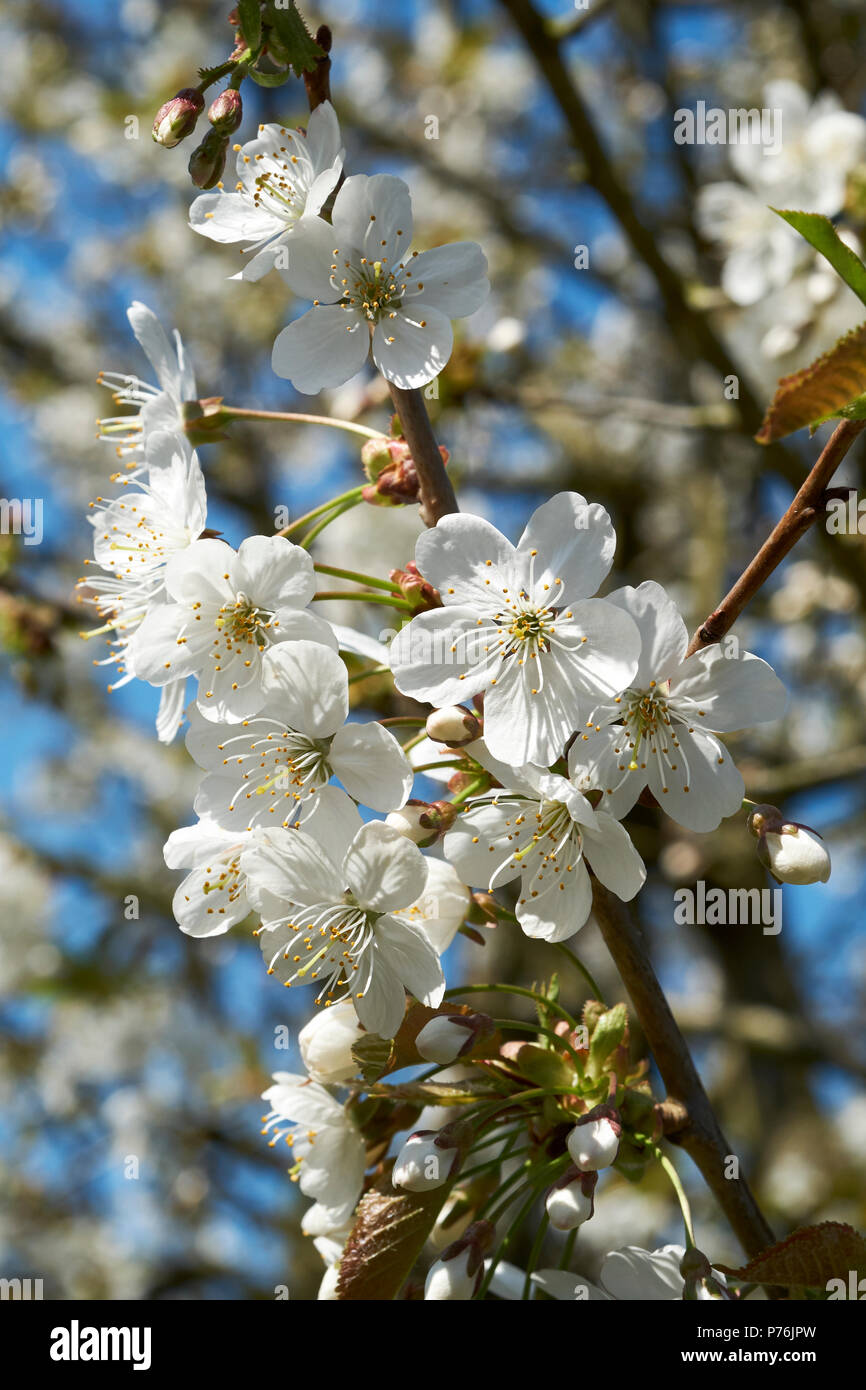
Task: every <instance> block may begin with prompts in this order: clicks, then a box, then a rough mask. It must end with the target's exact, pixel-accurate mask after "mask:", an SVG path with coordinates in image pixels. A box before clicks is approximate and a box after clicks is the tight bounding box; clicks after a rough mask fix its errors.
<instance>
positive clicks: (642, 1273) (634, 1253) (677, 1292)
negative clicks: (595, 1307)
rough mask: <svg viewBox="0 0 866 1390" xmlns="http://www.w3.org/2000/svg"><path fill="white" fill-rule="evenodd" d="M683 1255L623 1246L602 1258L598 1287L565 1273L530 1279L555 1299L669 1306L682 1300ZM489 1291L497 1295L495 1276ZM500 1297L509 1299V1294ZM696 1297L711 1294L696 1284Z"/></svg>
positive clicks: (666, 1248)
mask: <svg viewBox="0 0 866 1390" xmlns="http://www.w3.org/2000/svg"><path fill="white" fill-rule="evenodd" d="M685 1253H686V1252H685V1247H684V1246H682V1245H662V1246H660V1247H659V1248H658V1249H657V1250H642V1249H641V1248H640V1246H637V1245H626V1246H624V1247H623V1249H621V1250H611V1251H610V1253H609V1254H607V1255H606V1256H605V1258H604V1260H603V1262H602V1266H601V1272H600V1274H599V1283H598V1284H591V1283H590V1282H589V1280H588V1279H584V1278H582V1277H581V1276H580V1275H579V1274H570V1273H569V1272H568V1270H565V1269H539V1270H538V1271H537V1273H535V1274H533V1275H532V1281H533V1283H534V1284H535V1285H536V1287H537V1288H539V1289H543V1291H544V1292H545V1293H546V1294H549V1295H550V1297H551V1298H556V1299H565V1300H579V1301H582V1302H583V1301H585V1302H589V1303H598V1302H606V1301H611V1300H612V1301H614V1302H635V1301H640V1302H644V1303H672V1302H675V1301H678V1300H681V1299H682V1297H683V1291H684V1289H685V1280H684V1279H683V1276H682V1274H681V1273H680V1261H681V1260H682V1258H683V1256H684V1255H685ZM713 1277H714V1279H716V1280H717V1281H718V1282H719V1284H721V1285H722V1286H724V1283H725V1277H724V1275H723V1274H714V1275H713ZM599 1286H600V1287H599ZM491 1287H493V1288H494V1291H495V1292H499V1289H498V1288H497V1287H496V1280H495V1276H494V1281H493V1283H492V1285H491ZM502 1296H503V1297H506V1298H507V1297H509V1295H508V1294H503V1295H502ZM696 1297H697V1299H698V1300H699V1301H703V1300H711V1299H712V1298H713V1294H712V1293H710V1292H709V1290H708V1289H707V1288H706V1287H705V1286H704V1285H703V1284H701V1283H699V1284H698V1287H697V1291H696Z"/></svg>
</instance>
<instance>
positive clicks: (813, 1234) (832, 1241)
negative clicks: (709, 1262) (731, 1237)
mask: <svg viewBox="0 0 866 1390" xmlns="http://www.w3.org/2000/svg"><path fill="white" fill-rule="evenodd" d="M717 1268H718V1269H720V1270H722V1271H723V1273H725V1274H733V1275H734V1276H735V1277H736V1278H737V1279H745V1280H747V1281H748V1282H749V1283H750V1284H780V1285H783V1286H785V1287H787V1288H793V1287H798V1288H821V1289H822V1288H825V1287H826V1285H827V1282H828V1280H830V1279H847V1277H848V1274H849V1271H850V1270H854V1271H855V1272H856V1274H857V1276H858V1278H859V1277H860V1276H863V1275H866V1240H864V1239H863V1237H862V1236H861V1235H860V1233H859V1232H858V1231H855V1230H854V1227H853V1226H845V1225H843V1224H842V1223H841V1222H840V1221H822V1222H821V1224H820V1225H819V1226H801V1228H800V1229H799V1230H798V1231H794V1233H793V1235H790V1236H788V1239H787V1240H782V1241H780V1242H779V1243H778V1245H771V1246H770V1247H769V1248H768V1249H767V1250H762V1251H761V1253H760V1255H756V1256H755V1258H754V1259H752V1260H749V1263H748V1264H746V1265H743V1267H742V1269H731V1268H730V1267H729V1266H727V1265H718V1266H717Z"/></svg>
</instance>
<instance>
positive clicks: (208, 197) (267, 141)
mask: <svg viewBox="0 0 866 1390" xmlns="http://www.w3.org/2000/svg"><path fill="white" fill-rule="evenodd" d="M235 149H236V150H237V152H238V158H237V175H238V179H237V184H236V185H235V191H234V192H231V193H230V192H223V191H220V192H217V193H202V195H201V196H200V197H198V198H196V200H195V202H194V203H193V204H192V207H191V208H190V210H189V224H190V226H191V227H192V229H193V231H195V232H200V233H201V235H202V236H206V237H210V239H211V241H219V242H223V243H231V242H248V243H251V244H250V245H248V246H246V247H245V248H242V251H241V254H245V253H246V254H249V256H250V259H249V260H248V261H247V262H246V264H245V265H244V268H243V270H241V271H239V272H238V274H237V275H235V276H233V277H232V278H233V279H235V280H239V279H243V280H260V279H261V278H262V276H263V275H266V274H267V272H268V271H269V270H270V269H271V268H272V267H273V265H274V264H275V262H276V264H277V265H278V266H279V263H280V262H279V255H278V253H279V250H280V248H281V247H288V246H289V244H290V241H291V237H292V233H293V231H294V228H295V227H296V225H297V224H298V221H299V219H300V218H302V217H304V216H314V215H315V214H317V213H319V212H321V210H322V206H323V204H324V203H325V200H326V199H327V198H328V197H330V195H331V194H332V193H333V191H334V189H335V188H336V186H337V182H338V180H339V177H340V173H341V172H342V168H343V155H344V153H345V151H344V150H343V149H342V147H341V144H340V127H339V124H338V122H337V116H336V112H335V111H334V108H333V106H332V105H331V103H330V102H329V101H324V102H322V103H321V104H320V105H319V106H317V107H316V109H315V111H313V112H312V114H311V116H310V119H309V123H308V125H307V130H306V133H304V131H302V130H287V129H286V128H285V127H284V126H279V125H260V126H259V130H258V134H257V136H256V138H255V139H254V140H250V141H248V142H247V144H245V145H235Z"/></svg>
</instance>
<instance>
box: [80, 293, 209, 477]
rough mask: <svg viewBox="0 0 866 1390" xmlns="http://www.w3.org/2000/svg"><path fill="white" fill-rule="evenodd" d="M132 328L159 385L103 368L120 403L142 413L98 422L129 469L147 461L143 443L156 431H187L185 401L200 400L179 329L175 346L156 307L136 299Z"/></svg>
mask: <svg viewBox="0 0 866 1390" xmlns="http://www.w3.org/2000/svg"><path fill="white" fill-rule="evenodd" d="M126 317H127V318H128V319H129V322H130V325H131V327H132V331H133V333H134V334H135V336H136V338H137V339H138V341H139V343H140V345H141V347H142V350H143V351H144V354H145V356H146V357H147V359H148V361H149V362H150V364H151V366H152V367H153V369H154V372H155V373H156V379H157V382H158V383H159V385H158V386H151V385H150V384H149V383H148V382H145V381H142V380H141V378H140V377H137V376H131V375H129V376H127V375H124V374H123V373H122V372H100V374H99V381H100V384H101V385H103V386H107V387H108V388H109V389H110V390H111V391H113V392H114V399H115V401H116V402H117V404H118V405H128V406H135V407H136V410H137V412H138V413H137V414H135V415H131V414H124V415H115V416H112V417H110V418H107V419H105V420H99V421H98V428H99V436H100V438H102V439H105V440H107V441H108V442H109V443H110V444H113V445H114V446H115V449H116V451H117V456H118V458H120V459H122V460H123V461H124V463H126V465H127V467H129V468H134V467H135V466H137V465H139V464H141V463H143V462H144V446H145V444H146V442H147V440H148V438H149V437H150V436H151V435H152V434H154V433H156V431H157V430H163V431H166V430H167V431H169V432H170V433H173V434H183V432H184V427H185V420H184V412H183V406H184V401H194V400H196V399H197V394H198V393H197V391H196V384H195V376H194V375H193V371H192V367H191V366H190V365H189V363H188V362H187V360H186V352H185V350H184V346H183V341H182V339H181V336H180V334H179V333H178V332H177V330H176V329H175V333H174V346H172V344H171V343H170V342H169V340H168V337H167V335H166V332H165V329H164V328H163V327H162V324H161V323H160V321H159V319H158V318H157V317H156V314H155V313H154V312H153V310H152V309H148V307H147V305H146V304H142V303H141V302H140V301H139V300H137V299H136V300H134V301H133V303H132V304H131V305H130V306H129V308H128V309H127V311H126Z"/></svg>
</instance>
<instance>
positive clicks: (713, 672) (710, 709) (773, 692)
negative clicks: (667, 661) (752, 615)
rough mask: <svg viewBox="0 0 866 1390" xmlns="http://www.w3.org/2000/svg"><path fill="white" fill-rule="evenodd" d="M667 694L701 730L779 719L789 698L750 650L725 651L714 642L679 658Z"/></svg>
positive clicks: (724, 730)
mask: <svg viewBox="0 0 866 1390" xmlns="http://www.w3.org/2000/svg"><path fill="white" fill-rule="evenodd" d="M670 699H671V702H673V703H675V704H676V707H677V708H678V709H682V711H683V713H686V712H687V711H688V712H689V713H688V717H689V719H690V721H691V722H692V723H694V724H696V725H698V726H699V727H700V728H701V729H712V730H713V731H714V732H715V733H731V732H732V731H733V730H735V729H748V728H751V726H752V725H753V724H763V723H766V722H767V721H768V720H771V719H779V718H781V716H782V714H783V713H784V710H785V705H786V703H787V699H788V697H787V692H786V690H785V687H784V685H783V684H782V682H781V681H780V680H779V677H778V676H777V675H776V673H775V671H774V670H773V668H772V666H769V665H768V664H767V662H766V661H762V660H761V658H760V657H759V656H754V655H753V654H752V653H751V652H743V653H742V655H741V656H726V655H725V653H724V651H723V650H722V648H721V647H720V646H718V645H716V646H713V647H707V648H706V649H705V650H704V651H701V652H695V654H694V656H690V657H689V659H688V661H685V662H684V663H683V665H682V666H681V667H680V668H679V670H678V671H677V672H676V674H675V676H674V677H673V678H672V680H671V686H670Z"/></svg>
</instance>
